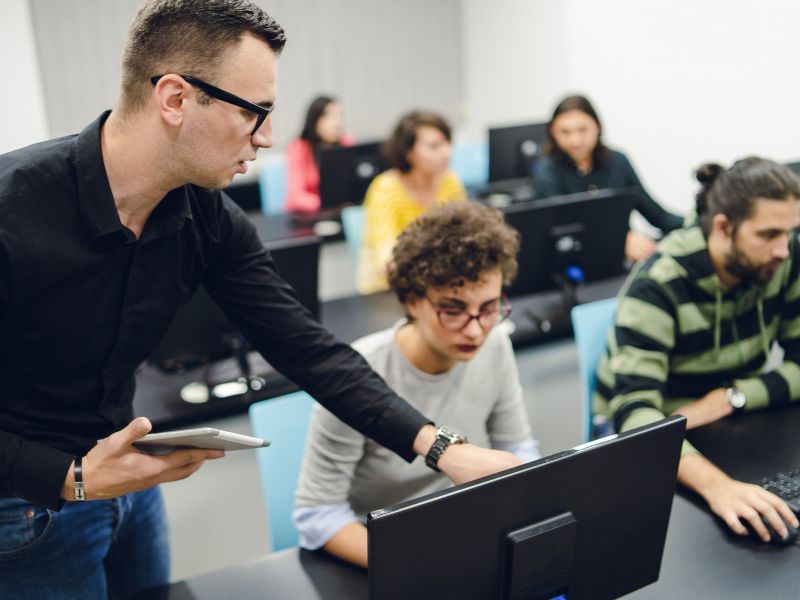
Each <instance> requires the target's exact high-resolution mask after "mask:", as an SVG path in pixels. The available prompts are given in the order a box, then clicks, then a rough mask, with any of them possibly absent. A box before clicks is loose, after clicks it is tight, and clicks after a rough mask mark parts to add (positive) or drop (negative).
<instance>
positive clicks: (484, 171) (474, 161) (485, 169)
mask: <svg viewBox="0 0 800 600" xmlns="http://www.w3.org/2000/svg"><path fill="white" fill-rule="evenodd" d="M450 168H451V169H452V170H453V171H454V172H455V174H456V175H458V178H459V179H460V180H461V183H463V184H464V187H465V188H467V190H468V191H470V192H475V191H476V190H478V189H480V188H482V187H484V186H485V185H486V182H487V181H488V180H489V145H488V144H487V143H486V142H458V143H455V144H453V152H452V154H451V155H450Z"/></svg>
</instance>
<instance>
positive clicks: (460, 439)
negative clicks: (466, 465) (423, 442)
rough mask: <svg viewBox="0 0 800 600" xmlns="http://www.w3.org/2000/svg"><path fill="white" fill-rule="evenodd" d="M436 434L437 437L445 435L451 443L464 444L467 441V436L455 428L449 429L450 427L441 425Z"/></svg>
mask: <svg viewBox="0 0 800 600" xmlns="http://www.w3.org/2000/svg"><path fill="white" fill-rule="evenodd" d="M436 435H437V437H443V438H444V439H446V440H447V442H448V443H450V444H463V443H464V442H466V441H467V436H465V435H464V434H463V433H461V432H460V431H456V430H454V429H449V428H448V427H439V429H438V431H437V432H436Z"/></svg>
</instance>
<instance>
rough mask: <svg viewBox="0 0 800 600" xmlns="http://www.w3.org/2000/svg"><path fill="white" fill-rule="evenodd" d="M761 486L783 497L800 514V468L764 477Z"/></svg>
mask: <svg viewBox="0 0 800 600" xmlns="http://www.w3.org/2000/svg"><path fill="white" fill-rule="evenodd" d="M761 487H763V488H764V489H765V490H767V491H768V492H772V493H773V494H775V495H776V496H778V497H779V498H781V499H782V500H783V501H784V502H786V504H787V505H788V506H789V508H791V509H792V510H793V511H794V512H795V514H800V469H794V470H793V471H786V472H785V473H777V474H776V475H773V476H771V477H764V478H763V479H762V480H761Z"/></svg>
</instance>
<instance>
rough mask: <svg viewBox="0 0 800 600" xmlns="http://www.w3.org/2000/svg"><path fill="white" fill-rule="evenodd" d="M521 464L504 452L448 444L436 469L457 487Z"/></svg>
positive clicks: (468, 445)
mask: <svg viewBox="0 0 800 600" xmlns="http://www.w3.org/2000/svg"><path fill="white" fill-rule="evenodd" d="M522 463H523V461H522V460H521V459H519V458H517V457H516V456H514V455H513V454H511V452H506V451H504V450H492V449H490V448H481V447H480V446H476V445H475V444H450V445H449V446H448V447H447V449H446V450H445V451H444V454H442V456H441V457H440V458H439V464H438V467H439V469H441V471H442V472H443V473H444V474H445V475H447V476H448V477H449V478H450V480H451V481H452V482H453V483H455V484H456V485H458V484H459V483H466V482H467V481H472V480H473V479H478V478H479V477H485V476H486V475H492V474H493V473H498V472H500V471H505V470H506V469H510V468H511V467H516V466H518V465H521V464H522Z"/></svg>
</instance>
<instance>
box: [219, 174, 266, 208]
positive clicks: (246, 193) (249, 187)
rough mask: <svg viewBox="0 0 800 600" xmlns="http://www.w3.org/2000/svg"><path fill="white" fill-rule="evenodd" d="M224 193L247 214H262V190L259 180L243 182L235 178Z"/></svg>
mask: <svg viewBox="0 0 800 600" xmlns="http://www.w3.org/2000/svg"><path fill="white" fill-rule="evenodd" d="M224 191H225V193H226V194H227V195H228V196H230V198H231V200H233V201H234V202H235V203H236V204H238V205H239V206H240V207H241V209H242V210H244V211H245V212H261V190H260V189H259V184H258V180H257V179H256V180H249V181H241V180H239V179H238V178H234V180H233V183H231V185H229V186H228V187H227V188H225V190H224Z"/></svg>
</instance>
